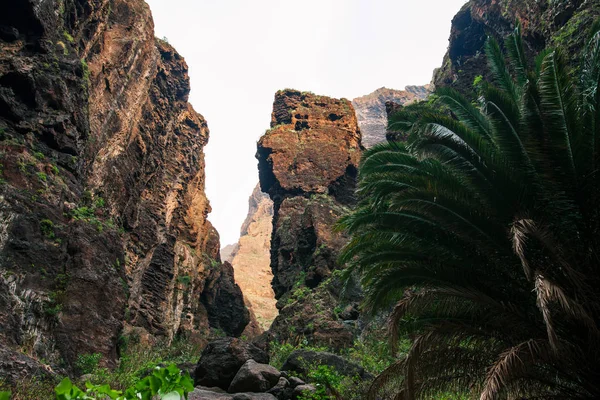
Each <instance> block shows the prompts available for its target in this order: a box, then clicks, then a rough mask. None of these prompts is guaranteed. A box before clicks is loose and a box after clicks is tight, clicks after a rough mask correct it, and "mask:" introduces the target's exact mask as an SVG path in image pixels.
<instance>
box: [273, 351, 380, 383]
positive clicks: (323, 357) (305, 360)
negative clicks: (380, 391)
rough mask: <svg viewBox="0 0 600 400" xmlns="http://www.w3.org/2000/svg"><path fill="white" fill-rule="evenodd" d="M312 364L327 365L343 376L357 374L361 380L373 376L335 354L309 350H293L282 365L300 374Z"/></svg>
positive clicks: (287, 369)
mask: <svg viewBox="0 0 600 400" xmlns="http://www.w3.org/2000/svg"><path fill="white" fill-rule="evenodd" d="M314 365H328V366H330V367H332V368H333V369H334V370H335V371H336V372H337V373H339V374H340V375H344V376H350V377H355V376H358V377H359V378H361V379H363V380H368V379H372V378H373V376H371V374H369V373H368V372H366V371H365V369H364V368H363V367H361V366H360V365H357V364H354V363H352V362H350V361H348V360H346V359H344V358H342V357H340V356H338V355H336V354H333V353H327V352H321V351H310V350H295V351H293V352H292V354H290V355H289V357H288V358H287V360H285V363H284V364H283V367H282V368H281V369H282V370H283V371H295V372H298V373H299V374H301V375H305V374H306V373H308V372H309V370H310V368H311V367H312V366H314ZM290 383H292V382H291V381H290Z"/></svg>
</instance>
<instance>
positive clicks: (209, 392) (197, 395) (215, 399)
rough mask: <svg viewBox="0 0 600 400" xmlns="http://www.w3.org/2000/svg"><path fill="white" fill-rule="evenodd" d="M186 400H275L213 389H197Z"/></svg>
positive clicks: (274, 399)
mask: <svg viewBox="0 0 600 400" xmlns="http://www.w3.org/2000/svg"><path fill="white" fill-rule="evenodd" d="M188 400H277V397H275V396H273V395H271V394H268V393H236V394H229V393H224V392H221V391H219V390H215V389H213V388H206V387H197V388H196V389H194V391H192V392H190V393H189V394H188Z"/></svg>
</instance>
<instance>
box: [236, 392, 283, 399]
mask: <svg viewBox="0 0 600 400" xmlns="http://www.w3.org/2000/svg"><path fill="white" fill-rule="evenodd" d="M231 400H277V397H275V396H273V395H272V394H269V393H237V394H235V395H234V396H233V397H232V398H231Z"/></svg>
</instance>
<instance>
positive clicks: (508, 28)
mask: <svg viewBox="0 0 600 400" xmlns="http://www.w3.org/2000/svg"><path fill="white" fill-rule="evenodd" d="M598 17H600V1H598V0H573V1H537V0H494V1H489V0H470V1H469V2H467V3H466V4H465V5H464V6H463V7H462V9H461V10H460V11H459V12H458V13H457V14H456V16H455V17H454V19H453V20H452V29H451V33H450V39H449V46H448V52H447V53H446V56H445V57H444V60H443V64H442V67H441V68H439V69H438V70H436V71H435V73H434V79H433V81H434V84H435V86H436V87H440V86H450V87H454V88H456V89H458V90H459V91H462V92H463V93H470V92H472V91H473V81H474V79H475V77H476V76H478V75H482V76H483V77H484V78H487V77H489V70H488V68H487V61H486V57H485V51H484V45H485V41H486V39H487V37H488V36H492V37H494V38H496V39H497V40H498V41H499V42H500V43H502V40H503V39H504V38H505V37H506V36H507V35H509V34H510V33H512V31H513V29H514V26H515V21H517V19H518V20H519V21H520V22H521V25H522V32H523V42H524V45H525V51H526V53H527V57H528V58H529V59H530V60H532V62H533V58H534V56H535V55H536V54H538V53H539V52H540V51H541V50H542V49H544V48H546V47H553V48H562V49H563V50H565V54H567V59H568V61H569V62H570V63H571V66H572V67H575V68H577V67H578V66H579V62H580V59H579V54H580V53H581V51H582V49H583V44H584V42H585V40H586V37H587V35H588V33H589V32H588V29H589V28H590V27H591V26H592V24H593V23H594V21H595V20H597V19H598Z"/></svg>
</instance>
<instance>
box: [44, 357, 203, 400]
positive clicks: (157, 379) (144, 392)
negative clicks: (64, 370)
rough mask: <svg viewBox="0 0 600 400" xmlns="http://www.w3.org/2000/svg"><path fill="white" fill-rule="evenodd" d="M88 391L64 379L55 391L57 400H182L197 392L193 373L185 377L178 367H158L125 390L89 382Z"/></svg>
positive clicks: (87, 384) (86, 384)
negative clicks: (156, 399)
mask: <svg viewBox="0 0 600 400" xmlns="http://www.w3.org/2000/svg"><path fill="white" fill-rule="evenodd" d="M85 387H86V390H85V392H84V391H83V390H81V389H79V388H78V387H77V386H75V385H73V383H72V382H71V380H70V379H69V378H65V379H63V380H62V382H61V383H60V384H58V386H56V388H55V392H56V399H57V400H88V399H92V400H93V399H98V400H100V399H106V398H109V399H113V400H134V399H135V400H137V399H148V400H150V399H153V398H155V397H154V396H157V397H156V398H158V399H165V400H166V399H168V400H179V399H183V398H187V394H188V393H189V392H191V391H193V390H194V384H193V381H192V379H191V378H190V376H189V374H187V373H185V374H182V373H181V371H180V370H179V368H177V367H176V366H175V365H174V364H171V365H169V366H168V367H166V368H156V369H155V370H154V371H153V372H152V374H151V375H149V376H147V377H145V378H143V379H141V380H139V381H138V382H137V383H135V385H133V386H131V387H129V388H127V389H126V390H125V391H121V390H115V389H112V388H111V387H110V386H109V385H108V384H102V385H95V384H92V383H90V382H86V383H85Z"/></svg>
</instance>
